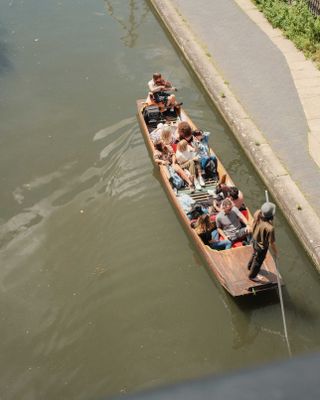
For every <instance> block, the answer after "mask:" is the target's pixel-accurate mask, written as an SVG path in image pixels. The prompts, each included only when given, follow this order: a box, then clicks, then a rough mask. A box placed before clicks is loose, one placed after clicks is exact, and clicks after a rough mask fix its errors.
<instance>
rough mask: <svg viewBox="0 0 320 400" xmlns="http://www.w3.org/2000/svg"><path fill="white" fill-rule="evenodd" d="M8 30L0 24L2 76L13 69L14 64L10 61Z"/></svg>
mask: <svg viewBox="0 0 320 400" xmlns="http://www.w3.org/2000/svg"><path fill="white" fill-rule="evenodd" d="M7 35H8V33H7V30H6V29H5V28H4V26H3V23H2V22H0V74H2V73H5V72H8V71H10V70H12V69H13V64H12V62H11V61H10V59H9V47H8V44H7V39H6V37H7Z"/></svg>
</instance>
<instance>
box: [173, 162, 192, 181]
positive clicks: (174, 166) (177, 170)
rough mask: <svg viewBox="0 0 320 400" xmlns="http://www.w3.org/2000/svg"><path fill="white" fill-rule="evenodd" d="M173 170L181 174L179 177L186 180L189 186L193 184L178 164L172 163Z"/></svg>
mask: <svg viewBox="0 0 320 400" xmlns="http://www.w3.org/2000/svg"><path fill="white" fill-rule="evenodd" d="M173 168H174V170H175V171H176V173H177V174H179V175H180V176H181V178H182V179H183V180H184V181H186V182H187V184H188V185H189V186H193V182H192V180H191V179H190V178H189V176H188V175H187V174H186V173H185V172H184V170H183V169H182V168H181V167H180V165H178V164H174V165H173Z"/></svg>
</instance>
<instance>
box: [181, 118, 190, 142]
mask: <svg viewBox="0 0 320 400" xmlns="http://www.w3.org/2000/svg"><path fill="white" fill-rule="evenodd" d="M178 132H179V136H180V138H181V139H185V138H186V137H189V136H190V135H192V129H191V126H190V125H189V123H188V122H187V121H181V122H179V124H178Z"/></svg>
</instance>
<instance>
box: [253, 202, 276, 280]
mask: <svg viewBox="0 0 320 400" xmlns="http://www.w3.org/2000/svg"><path fill="white" fill-rule="evenodd" d="M275 212H276V206H275V204H273V203H270V202H266V203H264V204H262V206H261V208H260V210H257V211H256V212H255V213H254V221H253V232H252V246H253V253H252V256H251V258H250V261H249V263H248V270H249V271H250V273H249V279H254V278H255V277H256V276H257V275H258V273H259V271H260V268H261V266H262V263H263V261H264V259H265V257H266V255H267V251H268V249H269V246H270V247H271V250H272V252H273V254H274V256H275V257H278V249H277V247H276V243H275V233H274V226H273V217H274V215H275Z"/></svg>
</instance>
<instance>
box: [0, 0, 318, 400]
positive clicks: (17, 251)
mask: <svg viewBox="0 0 320 400" xmlns="http://www.w3.org/2000/svg"><path fill="white" fill-rule="evenodd" d="M157 70H160V71H161V72H163V74H164V75H165V76H166V77H167V78H168V79H170V80H172V81H173V82H174V84H175V85H176V86H177V87H178V88H179V92H178V95H179V98H180V99H181V100H182V101H183V102H184V107H185V109H186V110H187V112H188V113H189V115H190V116H191V118H192V119H193V120H194V121H195V122H196V123H197V125H198V126H199V127H202V128H203V129H206V130H209V131H211V132H212V135H211V139H210V140H211V145H212V146H213V147H214V148H215V150H216V152H217V154H218V156H219V157H220V158H221V159H222V160H223V163H224V165H225V167H226V168H227V169H228V171H229V172H230V174H231V176H232V178H233V179H234V181H235V183H236V184H237V185H238V186H239V187H241V189H242V190H243V192H244V194H245V199H246V202H247V204H248V205H249V206H250V207H252V208H253V209H254V208H255V207H257V206H259V204H260V203H261V202H262V201H263V200H264V189H265V188H264V186H263V184H262V182H261V181H260V179H259V178H258V177H257V174H256V173H255V172H254V170H253V168H252V166H251V165H250V164H249V162H248V161H247V160H246V158H245V157H244V154H243V153H242V151H240V150H239V147H238V145H237V143H236V141H235V140H234V139H233V137H232V135H231V133H230V132H229V130H228V128H227V127H226V125H225V124H224V122H223V121H222V119H221V118H220V117H219V115H218V113H217V112H216V111H215V110H214V109H213V108H212V106H211V105H210V104H209V103H208V102H207V99H206V98H205V96H204V94H203V93H202V91H201V89H200V88H199V87H198V86H197V83H196V81H195V79H194V77H193V76H192V74H191V73H190V71H189V70H188V68H187V67H186V65H185V64H184V62H183V60H182V59H181V57H180V55H179V54H178V53H177V52H176V50H175V49H174V47H173V46H172V44H171V43H170V41H169V39H168V37H167V36H166V35H165V33H164V32H163V30H162V28H161V26H160V24H159V22H158V21H157V20H156V19H155V17H154V15H153V14H152V12H151V10H150V9H149V7H148V3H147V2H145V1H143V0H136V1H134V0H127V1H120V0H118V1H103V0H91V1H87V0H72V1H71V0H60V1H59V0H56V1H52V0H50V1H49V0H42V1H41V2H40V1H37V0H28V1H25V0H2V1H1V3H0V121H1V131H0V171H1V176H0V179H1V180H0V182H1V192H0V196H1V203H0V204H1V211H0V240H1V247H0V260H1V267H0V323H1V329H0V354H1V357H0V388H1V389H0V397H1V399H6V400H20V399H24V400H33V399H46V400H56V399H60V400H61V399H68V400H71V399H77V400H81V399H96V398H101V397H102V396H107V395H114V394H119V393H127V392H134V391H138V390H143V389H147V388H153V387H156V386H158V385H166V384H169V383H172V382H177V381H181V380H187V379H191V378H196V377H202V376H205V375H210V374H216V373H225V372H227V371H230V370H237V369H240V368H244V367H250V366H251V367H252V366H255V365H260V364H262V363H265V362H269V361H273V360H281V359H286V358H287V357H288V351H287V347H286V343H285V341H284V338H283V326H282V319H281V311H280V305H279V301H278V297H277V295H275V294H274V295H261V296H260V295H259V296H257V297H253V298H251V299H250V300H247V301H246V300H245V301H234V300H233V299H231V298H230V297H229V296H228V295H227V294H226V293H225V292H224V290H223V289H222V288H221V287H220V286H219V285H218V284H217V283H216V281H215V279H214V278H213V277H212V276H210V274H209V273H208V271H207V269H206V266H205V264H204V263H203V261H202V260H201V258H199V256H198V254H197V252H196V250H195V248H194V247H193V245H192V243H191V242H190V240H189V239H188V237H187V236H186V234H185V232H184V231H183V229H182V227H181V225H180V223H179V221H178V219H177V217H176V215H175V213H174V211H173V209H172V207H171V205H170V203H169V202H168V199H167V197H166V195H165V193H164V191H163V189H162V187H161V184H160V182H159V176H158V172H157V170H156V169H155V168H154V167H153V166H152V162H151V160H150V157H149V155H148V153H147V151H146V148H145V144H144V141H143V139H142V135H141V132H140V129H139V126H138V123H137V119H136V108H135V101H136V99H138V98H143V97H144V96H145V93H146V82H147V81H148V80H149V79H150V77H151V75H152V73H153V72H154V71H157ZM276 228H277V241H278V245H279V247H280V255H281V256H280V262H279V268H280V270H281V273H282V275H283V278H284V281H285V283H286V287H285V289H284V303H285V307H286V316H287V324H288V334H289V339H290V344H291V348H292V352H293V354H294V355H299V354H304V353H308V352H313V351H316V350H319V347H320V335H319V331H320V306H319V304H320V290H319V289H320V281H319V276H318V274H317V273H316V271H315V268H314V267H313V265H312V264H311V263H310V261H309V259H308V258H307V256H306V255H305V253H304V251H303V249H302V248H301V246H300V245H299V243H298V241H297V239H296V237H295V236H294V235H293V233H292V231H291V230H290V228H289V227H288V225H287V224H286V222H285V220H284V218H283V216H282V214H281V212H280V211H278V213H277V218H276Z"/></svg>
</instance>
